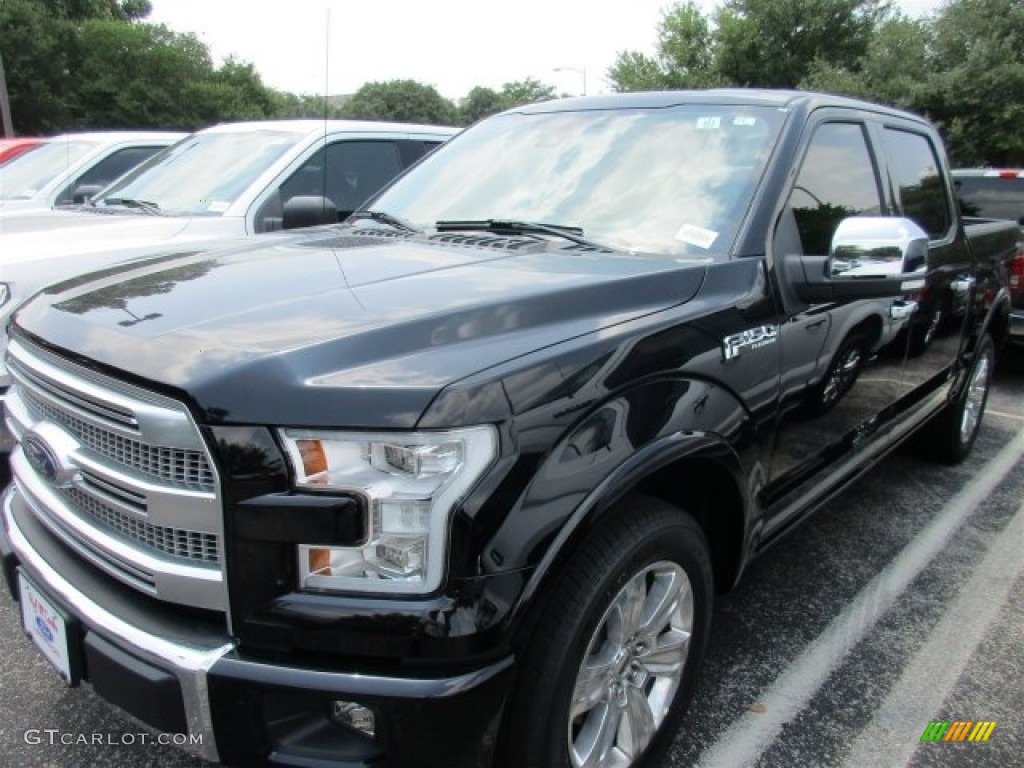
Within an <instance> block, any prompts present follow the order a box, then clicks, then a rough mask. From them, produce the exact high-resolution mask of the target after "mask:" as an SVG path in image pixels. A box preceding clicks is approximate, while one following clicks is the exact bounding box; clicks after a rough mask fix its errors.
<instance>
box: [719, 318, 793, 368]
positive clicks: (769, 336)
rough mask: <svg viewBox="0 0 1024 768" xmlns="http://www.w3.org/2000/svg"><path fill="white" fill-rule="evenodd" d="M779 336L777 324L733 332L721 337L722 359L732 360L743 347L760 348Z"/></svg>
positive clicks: (774, 340)
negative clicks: (730, 334)
mask: <svg viewBox="0 0 1024 768" xmlns="http://www.w3.org/2000/svg"><path fill="white" fill-rule="evenodd" d="M778 338H779V327H778V326H777V325H762V326H761V327H759V328H748V329H747V330H745V331H743V332H742V333H734V334H733V335H732V336H726V337H725V338H724V339H722V359H723V360H732V359H733V358H734V357H739V356H740V352H741V351H742V350H743V349H760V348H761V347H765V346H767V345H769V344H774V343H775V342H776V341H778Z"/></svg>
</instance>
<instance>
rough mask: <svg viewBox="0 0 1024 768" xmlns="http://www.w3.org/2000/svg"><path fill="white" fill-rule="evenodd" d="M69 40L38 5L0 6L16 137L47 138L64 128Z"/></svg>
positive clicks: (17, 1)
mask: <svg viewBox="0 0 1024 768" xmlns="http://www.w3.org/2000/svg"><path fill="white" fill-rule="evenodd" d="M71 35H72V27H71V26H70V25H68V24H66V23H64V22H62V21H60V20H54V19H53V18H51V17H50V16H49V15H48V13H47V9H46V8H45V7H44V5H43V4H41V3H39V2H35V1H34V0H4V2H3V3H2V4H0V50H2V51H3V54H4V70H5V71H6V75H7V91H8V94H9V96H10V105H11V117H12V121H13V123H14V128H15V130H16V131H17V132H18V133H29V134H31V133H48V132H51V131H53V130H58V129H60V128H61V127H62V126H63V125H64V124H65V122H66V120H67V117H68V110H67V107H66V104H65V94H66V89H67V85H68V81H69V71H70V69H69V68H70V61H69V54H68V49H69V46H70V42H71Z"/></svg>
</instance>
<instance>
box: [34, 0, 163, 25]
mask: <svg viewBox="0 0 1024 768" xmlns="http://www.w3.org/2000/svg"><path fill="white" fill-rule="evenodd" d="M37 4H38V5H41V6H42V7H43V8H44V9H45V11H46V13H47V15H48V16H49V17H50V18H52V19H64V20H65V21H84V20H86V19H113V20H115V21H136V20H138V19H143V18H145V17H146V16H148V15H149V14H150V12H151V11H152V10H153V5H152V3H150V2H149V0H38V2H37Z"/></svg>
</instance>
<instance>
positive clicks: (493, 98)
mask: <svg viewBox="0 0 1024 768" xmlns="http://www.w3.org/2000/svg"><path fill="white" fill-rule="evenodd" d="M504 109H505V102H504V101H503V100H502V98H501V94H500V93H498V92H497V91H495V90H492V89H491V88H486V87H484V86H481V85H478V86H477V87H476V88H474V89H473V90H471V91H470V92H469V93H468V94H466V98H464V99H463V100H462V102H461V103H460V104H459V122H460V123H461V124H462V125H471V124H472V123H475V122H476V121H477V120H482V119H483V118H485V117H487V116H489V115H494V114H497V113H498V112H501V111H503V110H504Z"/></svg>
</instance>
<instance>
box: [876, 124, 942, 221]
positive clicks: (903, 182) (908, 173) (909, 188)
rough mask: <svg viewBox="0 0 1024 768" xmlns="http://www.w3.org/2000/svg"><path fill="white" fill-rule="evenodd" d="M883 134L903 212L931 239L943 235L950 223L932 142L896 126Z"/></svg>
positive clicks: (918, 134)
mask: <svg viewBox="0 0 1024 768" xmlns="http://www.w3.org/2000/svg"><path fill="white" fill-rule="evenodd" d="M884 136H885V150H886V154H887V155H888V157H889V167H890V168H891V169H892V175H893V183H894V184H896V185H897V187H898V189H899V200H900V209H901V211H902V212H903V215H904V216H906V217H907V218H908V219H912V220H913V221H915V222H917V224H918V226H920V227H921V229H923V230H924V231H925V232H927V233H928V236H929V237H930V238H932V239H933V240H938V239H941V238H943V237H945V236H946V234H947V233H948V232H949V228H950V225H951V224H952V223H953V222H952V218H951V217H950V212H949V199H948V198H947V197H946V188H945V185H944V184H943V183H942V174H940V173H939V168H940V165H939V160H938V157H937V155H936V154H935V148H934V147H933V146H932V143H931V141H930V140H929V139H928V137H927V136H924V135H922V134H920V133H911V132H910V131H901V130H899V129H896V128H886V129H885V133H884Z"/></svg>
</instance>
